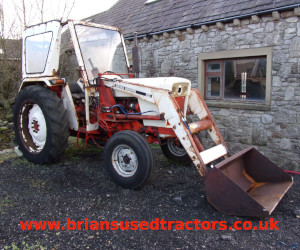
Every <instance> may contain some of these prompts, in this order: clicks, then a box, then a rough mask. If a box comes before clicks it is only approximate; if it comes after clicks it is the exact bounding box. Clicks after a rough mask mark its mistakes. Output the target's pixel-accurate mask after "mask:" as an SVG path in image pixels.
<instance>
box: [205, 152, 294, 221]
mask: <svg viewBox="0 0 300 250" xmlns="http://www.w3.org/2000/svg"><path fill="white" fill-rule="evenodd" d="M204 182H205V186H206V196H207V200H208V202H209V203H211V204H212V205H213V206H214V207H215V208H216V209H217V210H219V211H221V212H223V213H225V214H228V215H237V216H253V217H264V216H269V215H270V214H271V213H272V211H273V210H274V209H275V207H276V206H277V204H278V203H279V201H280V200H281V198H282V197H283V196H284V194H285V193H286V192H287V191H288V189H289V188H290V187H291V185H292V184H293V179H292V177H291V176H289V175H288V174H286V173H285V172H284V171H283V170H282V169H280V168H279V167H278V166H277V165H276V164H274V163H273V162H272V161H270V160H269V159H268V158H266V157H265V156H264V155H262V154H261V153H259V152H258V151H257V150H256V149H255V148H253V147H249V148H247V149H245V150H243V151H241V152H239V153H237V154H235V155H233V156H231V157H229V158H227V159H225V160H224V161H222V162H221V163H219V164H217V165H216V166H215V167H213V168H212V169H210V170H209V172H208V173H207V174H206V176H205V178H204Z"/></svg>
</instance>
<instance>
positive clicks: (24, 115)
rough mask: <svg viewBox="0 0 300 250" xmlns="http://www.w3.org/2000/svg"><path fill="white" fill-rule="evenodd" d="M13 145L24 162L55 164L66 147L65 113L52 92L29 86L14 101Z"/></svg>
mask: <svg viewBox="0 0 300 250" xmlns="http://www.w3.org/2000/svg"><path fill="white" fill-rule="evenodd" d="M14 131H15V138H16V142H17V144H18V145H19V149H20V150H21V151H22V153H23V155H24V157H25V158H27V159H28V160H29V161H31V162H34V163H38V164H44V163H52V162H55V161H57V160H58V159H59V158H60V157H61V156H62V154H63V153H64V150H65V149H66V147H67V145H68V137H69V128H68V119H67V111H66V110H65V108H64V107H63V104H62V101H61V99H59V98H58V97H57V95H56V93H55V92H53V91H51V90H49V89H46V88H44V87H42V86H29V87H26V88H25V89H24V90H22V91H21V92H20V93H19V95H18V96H17V98H16V102H15V108H14Z"/></svg>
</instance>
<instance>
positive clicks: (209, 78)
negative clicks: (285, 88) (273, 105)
mask: <svg viewBox="0 0 300 250" xmlns="http://www.w3.org/2000/svg"><path fill="white" fill-rule="evenodd" d="M266 63H267V60H266V56H262V57H252V58H251V57H249V58H242V59H241V58H238V59H223V60H219V61H212V60H207V61H205V64H206V72H205V74H206V84H205V88H206V91H205V97H206V98H207V99H221V100H226V99H228V100H239V101H256V102H264V101H265V93H266Z"/></svg>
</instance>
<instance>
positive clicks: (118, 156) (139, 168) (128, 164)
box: [104, 130, 154, 189]
mask: <svg viewBox="0 0 300 250" xmlns="http://www.w3.org/2000/svg"><path fill="white" fill-rule="evenodd" d="M104 163H105V167H106V169H107V172H108V174H109V175H110V177H111V178H112V180H113V181H114V182H116V183H117V184H118V185H120V186H122V187H124V188H129V189H135V188H139V187H141V186H142V185H143V184H145V183H146V182H147V180H148V179H149V177H150V175H151V172H152V169H153V167H154V159H153V155H152V151H151V149H150V146H149V144H148V142H147V141H146V139H145V138H144V137H142V136H141V135H140V134H138V133H136V132H134V131H130V130H124V131H121V132H118V133H116V134H114V135H113V136H112V137H111V138H110V139H109V140H108V142H107V143H106V145H105V148H104Z"/></svg>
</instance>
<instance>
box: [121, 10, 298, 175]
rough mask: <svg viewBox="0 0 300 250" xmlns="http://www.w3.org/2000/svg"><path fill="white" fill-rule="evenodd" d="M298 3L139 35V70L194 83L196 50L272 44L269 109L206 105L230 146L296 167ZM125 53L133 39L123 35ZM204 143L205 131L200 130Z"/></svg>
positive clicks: (148, 73) (284, 165) (232, 48)
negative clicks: (259, 13) (292, 7)
mask: <svg viewBox="0 0 300 250" xmlns="http://www.w3.org/2000/svg"><path fill="white" fill-rule="evenodd" d="M299 12H300V11H299V9H295V11H289V12H283V13H277V12H273V13H272V14H270V15H266V16H262V17H257V16H253V17H251V18H249V19H243V20H237V19H236V20H233V21H232V22H229V23H226V24H223V23H217V24H216V25H212V26H208V27H207V26H202V27H201V28H196V29H193V30H192V29H188V30H184V31H176V32H172V33H164V34H161V35H156V36H153V37H151V38H142V39H139V47H140V58H141V63H140V64H141V74H140V76H145V77H153V76H167V75H168V74H169V71H170V70H174V71H175V75H176V76H180V77H185V78H188V79H190V80H191V81H192V85H193V87H196V88H197V87H198V79H199V75H198V55H199V54H200V53H208V52H214V51H228V50H229V51H230V50H240V49H250V48H264V47H272V72H271V74H272V78H271V79H272V83H271V107H270V110H269V111H256V110H243V109H232V108H217V107H211V108H210V110H211V112H212V114H213V116H214V117H215V120H216V122H217V125H218V126H219V128H220V130H221V132H222V134H223V136H224V139H225V141H226V142H227V143H228V145H229V147H230V149H231V151H232V152H234V153H235V152H237V151H239V150H240V149H242V148H245V147H247V146H249V145H254V146H255V147H256V148H257V149H258V150H259V151H260V152H262V153H263V154H265V155H266V156H267V157H269V158H270V159H271V160H273V161H274V162H276V163H277V164H278V165H279V166H280V167H282V168H284V169H290V170H298V171H299V170H300V18H299V15H300V14H299ZM126 44H127V50H128V53H129V58H130V54H131V48H132V46H133V43H131V42H130V41H127V43H126ZM202 141H203V143H204V144H207V141H208V140H207V136H206V135H203V136H202Z"/></svg>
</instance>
